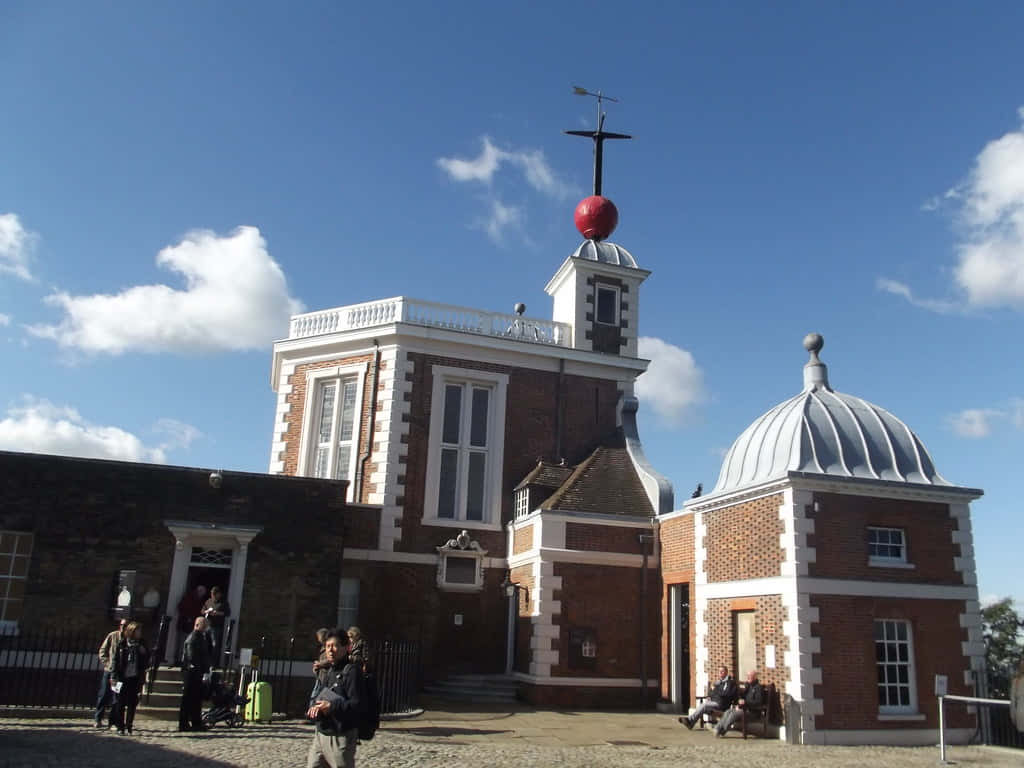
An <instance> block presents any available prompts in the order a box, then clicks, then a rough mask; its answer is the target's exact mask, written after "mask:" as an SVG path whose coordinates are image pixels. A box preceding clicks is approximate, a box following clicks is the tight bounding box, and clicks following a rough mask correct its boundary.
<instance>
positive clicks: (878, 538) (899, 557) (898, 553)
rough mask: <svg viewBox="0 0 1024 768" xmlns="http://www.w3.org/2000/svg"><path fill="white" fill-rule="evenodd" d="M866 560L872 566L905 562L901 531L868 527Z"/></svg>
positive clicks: (904, 546)
mask: <svg viewBox="0 0 1024 768" xmlns="http://www.w3.org/2000/svg"><path fill="white" fill-rule="evenodd" d="M868 560H869V561H870V562H871V563H872V564H874V565H885V564H888V563H905V562H907V542H906V536H905V535H904V532H903V529H902V528H883V527H880V526H868Z"/></svg>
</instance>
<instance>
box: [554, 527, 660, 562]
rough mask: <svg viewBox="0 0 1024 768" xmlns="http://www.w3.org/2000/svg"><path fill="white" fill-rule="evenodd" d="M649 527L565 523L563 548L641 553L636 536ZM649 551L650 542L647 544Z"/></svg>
mask: <svg viewBox="0 0 1024 768" xmlns="http://www.w3.org/2000/svg"><path fill="white" fill-rule="evenodd" d="M649 531H650V528H647V527H645V528H624V527H622V526H617V525H599V524H593V523H566V524H565V548H566V549H580V550H585V551H590V552H625V553H628V554H632V555H638V554H642V553H643V550H642V548H641V547H640V540H639V539H638V538H637V536H639V535H640V534H641V533H643V532H649ZM647 547H648V552H650V544H649V543H648V544H647Z"/></svg>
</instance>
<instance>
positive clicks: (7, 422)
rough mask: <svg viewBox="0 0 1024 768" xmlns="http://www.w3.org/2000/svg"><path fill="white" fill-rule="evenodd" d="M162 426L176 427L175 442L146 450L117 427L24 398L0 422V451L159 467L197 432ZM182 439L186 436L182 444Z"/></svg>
mask: <svg viewBox="0 0 1024 768" xmlns="http://www.w3.org/2000/svg"><path fill="white" fill-rule="evenodd" d="M162 422H168V423H173V424H175V425H176V434H175V439H172V440H169V441H167V442H165V443H162V444H160V445H156V446H147V445H146V444H145V443H144V442H143V441H142V440H140V439H139V438H138V437H136V436H135V435H133V434H132V433H131V432H126V431H125V430H123V429H120V428H119V427H110V426H103V425H98V424H92V423H90V422H88V421H86V420H85V419H83V418H82V416H81V415H80V414H79V413H78V411H77V410H75V409H74V408H71V407H68V406H57V405H54V404H53V403H51V402H49V401H48V400H43V399H37V398H33V397H30V396H26V397H25V398H24V399H23V401H22V403H21V404H20V405H14V406H11V407H10V408H8V410H7V416H6V418H4V419H0V450H7V451H23V452H27V453H47V454H57V455H60V456H81V457H85V458H94V459H118V460H121V461H146V462H154V463H157V464H163V463H165V462H166V461H167V453H166V452H167V451H168V450H170V449H173V448H181V447H185V446H186V445H187V443H188V442H191V440H193V439H195V437H197V436H198V435H199V431H198V430H196V429H195V427H191V426H189V425H187V424H181V423H180V422H172V421H171V420H162ZM183 435H188V440H187V441H186V442H184V443H183V442H182V436H183Z"/></svg>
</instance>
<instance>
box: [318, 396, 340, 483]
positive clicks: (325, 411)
mask: <svg viewBox="0 0 1024 768" xmlns="http://www.w3.org/2000/svg"><path fill="white" fill-rule="evenodd" d="M335 389H336V385H335V384H334V383H333V382H331V383H330V384H324V386H323V390H322V391H321V394H320V428H319V429H318V430H317V431H318V433H319V435H320V442H321V443H329V442H330V441H331V420H332V419H333V418H334V394H335ZM317 477H324V475H317Z"/></svg>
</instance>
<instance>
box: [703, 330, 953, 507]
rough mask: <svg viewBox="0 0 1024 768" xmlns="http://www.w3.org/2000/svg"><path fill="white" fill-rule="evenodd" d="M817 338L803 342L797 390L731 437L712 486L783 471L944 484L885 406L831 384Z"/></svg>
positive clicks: (741, 483)
mask: <svg viewBox="0 0 1024 768" xmlns="http://www.w3.org/2000/svg"><path fill="white" fill-rule="evenodd" d="M823 344H824V342H823V340H822V339H821V337H820V336H819V335H818V334H810V335H808V337H807V338H806V339H805V340H804V346H805V347H806V348H807V349H808V350H809V351H810V352H811V360H810V362H808V363H807V365H806V366H805V367H804V389H803V391H802V392H801V393H800V394H798V395H797V396H796V397H793V398H790V399H789V400H787V401H786V402H784V403H780V404H779V405H777V406H775V407H774V408H772V409H771V410H770V411H768V412H767V413H766V414H764V415H763V416H762V417H761V418H759V419H757V420H756V421H755V422H754V423H753V424H751V425H750V426H749V427H747V429H746V430H745V431H744V432H743V434H741V435H740V436H739V437H738V438H737V439H736V442H735V443H733V446H732V448H730V449H729V453H728V454H726V457H725V461H724V462H722V471H721V473H720V474H719V476H718V483H717V484H716V485H715V488H714V490H713V491H712V493H714V494H716V493H724V492H727V491H733V490H737V489H739V488H743V487H746V486H751V485H757V484H759V483H762V482H765V481H768V480H774V479H779V478H782V477H785V476H786V474H787V473H789V472H805V473H809V474H818V475H827V476H832V477H846V478H863V479H868V480H889V481H893V482H901V483H918V484H924V485H939V486H950V485H951V484H950V483H949V482H947V481H946V479H945V478H943V477H942V476H941V475H940V474H939V473H938V472H937V471H936V469H935V465H934V464H933V463H932V460H931V456H929V455H928V451H927V449H925V447H924V444H923V443H922V442H921V440H920V438H918V436H917V435H915V434H914V433H913V432H912V431H911V430H910V428H909V427H908V426H907V425H906V424H904V423H903V422H902V421H900V420H899V419H897V418H896V417H895V416H893V415H892V414H891V413H889V412H888V411H887V410H885V409H884V408H879V407H878V406H877V405H873V404H871V403H869V402H867V401H866V400H861V399H860V398H859V397H853V396H852V395H847V394H843V393H842V392H836V391H834V390H833V389H832V388H831V387H830V386H829V384H828V371H827V368H826V367H825V364H824V363H822V362H821V361H820V360H819V359H818V351H819V350H820V349H821V347H822V345H823Z"/></svg>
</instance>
